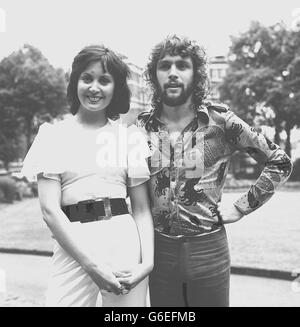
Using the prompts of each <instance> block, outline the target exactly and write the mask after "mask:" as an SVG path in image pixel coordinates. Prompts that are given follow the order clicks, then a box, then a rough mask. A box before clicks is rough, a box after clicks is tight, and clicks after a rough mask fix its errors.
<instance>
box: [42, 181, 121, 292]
mask: <svg viewBox="0 0 300 327" xmlns="http://www.w3.org/2000/svg"><path fill="white" fill-rule="evenodd" d="M38 192H39V199H40V205H41V210H42V214H43V219H44V221H45V222H46V224H47V226H48V227H49V229H50V230H51V232H52V234H53V236H54V237H55V239H56V240H57V242H58V243H59V244H60V245H61V247H62V248H63V249H64V250H65V251H66V252H68V253H69V255H71V256H72V257H73V258H74V259H75V260H76V261H77V262H78V263H79V264H80V265H81V266H82V268H83V269H84V270H85V271H86V272H87V273H88V274H89V275H90V277H91V278H92V279H93V281H94V282H95V283H96V284H97V285H98V287H99V288H101V289H106V290H108V291H112V292H114V293H115V294H120V290H121V285H120V283H119V282H118V280H117V278H116V276H115V275H114V274H113V272H112V271H111V269H110V268H109V267H107V266H106V265H105V263H103V265H101V267H98V265H97V264H96V263H95V262H94V261H93V260H92V258H91V257H90V256H89V254H88V251H86V250H85V249H84V244H82V242H81V243H79V240H78V239H77V238H76V236H75V235H74V233H72V228H71V224H72V223H71V222H70V221H69V220H68V218H67V217H66V215H65V214H64V212H63V211H62V210H61V206H60V203H61V185H60V182H59V181H56V180H52V179H47V178H44V177H42V176H39V177H38Z"/></svg>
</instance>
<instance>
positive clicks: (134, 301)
mask: <svg viewBox="0 0 300 327" xmlns="http://www.w3.org/2000/svg"><path fill="white" fill-rule="evenodd" d="M147 156H149V150H148V146H147V143H146V140H145V139H144V136H143V135H142V134H141V132H140V131H139V130H138V129H137V127H136V126H134V125H132V126H130V127H129V128H127V127H126V126H124V125H122V124H120V122H119V121H112V120H109V121H108V123H107V124H106V125H105V126H104V127H102V128H99V129H97V130H93V131H89V130H88V131H87V130H85V129H83V128H82V127H81V126H80V125H78V124H77V123H76V121H75V119H74V117H72V118H70V119H68V120H65V121H61V122H58V123H55V124H53V125H52V124H48V123H44V124H43V125H42V126H41V127H40V129H39V133H38V135H37V136H36V138H35V140H34V143H33V144H32V146H31V148H30V150H29V151H28V154H27V156H26V158H25V159H24V163H23V169H22V174H23V175H25V176H27V178H29V179H30V178H34V176H36V175H37V174H39V173H43V176H44V177H46V178H51V179H55V180H58V181H60V183H61V192H62V193H61V205H62V206H65V205H70V204H74V203H77V202H79V201H84V200H88V199H96V198H99V197H110V198H126V194H127V187H133V186H136V185H139V184H141V183H144V182H145V181H147V180H148V179H149V170H148V167H147V163H146V160H145V158H146V157H147ZM71 228H72V232H73V235H75V236H76V239H77V240H78V243H79V244H80V246H83V247H84V248H85V249H86V250H87V251H89V252H90V254H91V255H92V256H93V258H94V260H96V261H97V262H99V266H100V265H101V263H103V262H105V263H106V264H109V265H111V267H112V269H115V270H119V269H127V268H130V266H132V265H134V264H136V263H138V262H140V260H141V249H140V239H139V234H138V230H137V227H136V224H135V222H134V219H133V218H132V216H131V215H130V214H125V215H119V216H113V217H112V218H111V219H110V220H104V221H96V222H89V223H84V224H82V223H80V222H74V223H71ZM53 252H54V254H53V271H52V275H51V278H50V281H49V286H48V291H47V296H46V306H98V305H99V306H100V305H102V306H147V305H148V294H147V292H148V278H146V279H144V280H143V281H142V282H141V283H140V284H138V285H137V286H136V287H135V288H134V289H133V290H131V291H130V292H129V293H128V294H127V295H114V294H113V293H108V292H106V291H104V290H100V292H99V288H98V287H97V286H96V284H95V283H94V282H93V281H92V280H91V278H90V277H89V276H88V275H87V274H86V272H85V271H84V270H83V269H82V267H81V266H80V265H79V264H78V262H77V261H75V260H74V259H73V258H72V257H71V256H70V255H69V254H68V253H67V252H66V251H65V250H64V249H63V248H62V247H61V246H60V245H59V244H58V243H57V242H56V241H55V245H54V251H53Z"/></svg>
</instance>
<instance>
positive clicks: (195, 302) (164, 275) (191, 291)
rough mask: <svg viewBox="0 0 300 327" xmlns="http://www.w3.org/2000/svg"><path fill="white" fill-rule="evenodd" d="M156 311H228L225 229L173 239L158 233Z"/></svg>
mask: <svg viewBox="0 0 300 327" xmlns="http://www.w3.org/2000/svg"><path fill="white" fill-rule="evenodd" d="M154 257H155V258H154V269H153V271H152V273H151V274H150V300H151V306H153V307H184V306H191V307H205V306H211V307H219V306H220V307H228V306H229V281H230V257H229V250H228V243H227V237H226V232H225V228H224V227H222V228H221V230H219V231H216V232H214V233H211V234H207V235H197V236H190V237H185V236H184V237H181V238H179V239H173V238H170V237H168V236H165V235H162V234H159V233H157V232H156V233H155V256H154Z"/></svg>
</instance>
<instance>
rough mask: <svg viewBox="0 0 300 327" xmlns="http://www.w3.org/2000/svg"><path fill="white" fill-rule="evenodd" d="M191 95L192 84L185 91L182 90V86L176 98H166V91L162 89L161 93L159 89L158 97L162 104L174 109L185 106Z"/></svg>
mask: <svg viewBox="0 0 300 327" xmlns="http://www.w3.org/2000/svg"><path fill="white" fill-rule="evenodd" d="M192 93H193V85H192V84H189V85H188V86H187V88H186V89H184V87H183V86H182V87H181V92H180V94H179V95H178V96H177V97H174V96H173V97H170V96H168V94H167V89H164V90H163V91H162V90H161V89H160V97H161V100H162V103H163V104H165V105H167V106H170V107H176V106H181V105H183V104H185V103H186V102H187V100H188V98H189V97H190V95H191V94H192Z"/></svg>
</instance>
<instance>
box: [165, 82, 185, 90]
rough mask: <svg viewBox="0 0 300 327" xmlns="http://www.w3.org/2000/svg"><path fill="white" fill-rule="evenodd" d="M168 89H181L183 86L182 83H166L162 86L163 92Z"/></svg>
mask: <svg viewBox="0 0 300 327" xmlns="http://www.w3.org/2000/svg"><path fill="white" fill-rule="evenodd" d="M170 87H181V88H182V89H183V84H182V83H167V84H165V85H164V89H165V90H166V89H168V88H170Z"/></svg>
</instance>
